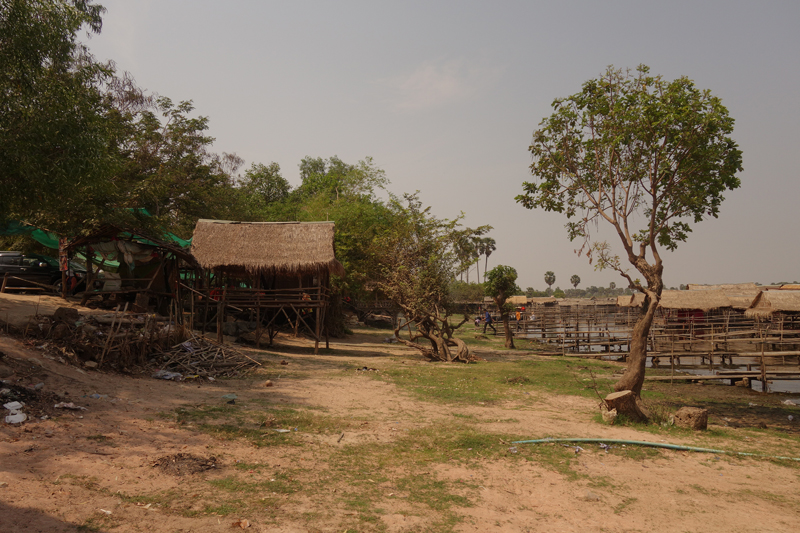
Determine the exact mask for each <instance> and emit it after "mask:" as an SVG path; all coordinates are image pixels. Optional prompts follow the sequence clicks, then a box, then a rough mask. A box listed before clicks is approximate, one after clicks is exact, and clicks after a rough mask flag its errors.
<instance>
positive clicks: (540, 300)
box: [528, 296, 558, 305]
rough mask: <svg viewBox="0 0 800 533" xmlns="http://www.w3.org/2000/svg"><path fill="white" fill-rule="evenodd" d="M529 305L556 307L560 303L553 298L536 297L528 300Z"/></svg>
mask: <svg viewBox="0 0 800 533" xmlns="http://www.w3.org/2000/svg"><path fill="white" fill-rule="evenodd" d="M528 303H529V304H531V305H555V304H557V303H558V300H556V299H555V297H553V296H534V297H532V298H528Z"/></svg>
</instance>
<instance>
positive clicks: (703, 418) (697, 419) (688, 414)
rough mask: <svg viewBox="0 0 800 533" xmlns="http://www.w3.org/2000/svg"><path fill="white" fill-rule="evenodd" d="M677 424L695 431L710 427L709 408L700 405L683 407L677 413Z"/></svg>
mask: <svg viewBox="0 0 800 533" xmlns="http://www.w3.org/2000/svg"><path fill="white" fill-rule="evenodd" d="M674 419H675V425H676V426H678V427H679V428H689V429H694V430H695V431H702V430H704V429H708V409H701V408H700V407H681V408H680V409H678V411H677V412H676V413H675V417H674Z"/></svg>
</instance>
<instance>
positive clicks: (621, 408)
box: [605, 390, 650, 422]
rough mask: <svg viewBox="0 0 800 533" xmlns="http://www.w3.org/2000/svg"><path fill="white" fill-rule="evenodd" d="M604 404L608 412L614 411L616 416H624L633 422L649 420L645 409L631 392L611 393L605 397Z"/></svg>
mask: <svg viewBox="0 0 800 533" xmlns="http://www.w3.org/2000/svg"><path fill="white" fill-rule="evenodd" d="M605 402H606V407H608V410H609V411H611V410H612V409H616V410H617V414H619V415H622V416H625V417H627V418H628V419H630V420H632V421H633V422H647V420H648V419H649V418H650V416H649V414H648V413H647V409H645V408H644V406H643V405H642V403H641V400H640V399H639V398H638V397H637V396H636V395H635V394H634V393H633V391H629V390H622V391H619V392H612V393H611V394H609V395H608V396H606V398H605Z"/></svg>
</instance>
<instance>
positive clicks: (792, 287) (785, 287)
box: [781, 283, 800, 291]
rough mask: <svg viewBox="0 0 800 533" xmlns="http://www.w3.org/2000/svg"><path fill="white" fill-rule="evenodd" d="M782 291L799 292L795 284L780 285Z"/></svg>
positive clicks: (798, 286)
mask: <svg viewBox="0 0 800 533" xmlns="http://www.w3.org/2000/svg"><path fill="white" fill-rule="evenodd" d="M781 290H782V291H800V285H798V284H796V283H786V284H785V285H781Z"/></svg>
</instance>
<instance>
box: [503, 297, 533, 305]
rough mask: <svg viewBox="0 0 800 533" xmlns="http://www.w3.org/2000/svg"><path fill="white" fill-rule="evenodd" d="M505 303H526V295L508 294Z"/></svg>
mask: <svg viewBox="0 0 800 533" xmlns="http://www.w3.org/2000/svg"><path fill="white" fill-rule="evenodd" d="M506 303H509V304H511V305H527V303H528V297H527V296H524V295H523V296H509V297H508V298H506Z"/></svg>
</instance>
